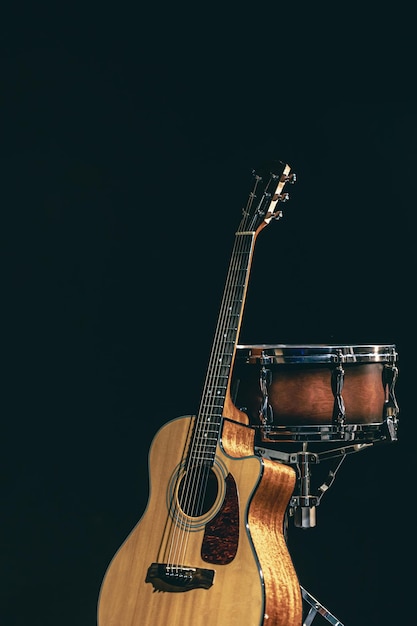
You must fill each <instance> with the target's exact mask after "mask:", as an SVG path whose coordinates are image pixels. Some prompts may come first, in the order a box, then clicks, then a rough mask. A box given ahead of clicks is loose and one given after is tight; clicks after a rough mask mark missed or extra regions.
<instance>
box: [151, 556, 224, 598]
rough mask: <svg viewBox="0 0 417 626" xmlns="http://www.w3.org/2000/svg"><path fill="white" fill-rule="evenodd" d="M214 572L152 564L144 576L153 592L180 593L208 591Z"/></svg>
mask: <svg viewBox="0 0 417 626" xmlns="http://www.w3.org/2000/svg"><path fill="white" fill-rule="evenodd" d="M213 579H214V570H211V569H203V568H201V567H185V566H183V565H166V564H165V563H152V565H151V566H150V567H149V569H148V573H147V575H146V581H145V582H147V583H152V585H153V587H154V591H171V592H182V591H190V590H191V589H209V588H210V587H211V586H212V584H213Z"/></svg>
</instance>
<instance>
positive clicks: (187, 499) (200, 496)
mask: <svg viewBox="0 0 417 626" xmlns="http://www.w3.org/2000/svg"><path fill="white" fill-rule="evenodd" d="M217 493H218V484H217V478H216V475H215V474H214V472H213V471H212V470H211V468H207V467H204V466H202V465H197V466H194V467H192V468H191V469H189V470H188V471H187V472H186V473H185V475H184V476H183V478H182V480H181V483H180V485H179V489H178V502H179V505H180V507H181V510H182V511H183V512H184V513H185V515H188V516H189V517H199V516H200V515H204V514H205V513H207V512H208V511H209V510H210V509H211V507H212V506H213V505H214V503H215V501H216V498H217Z"/></svg>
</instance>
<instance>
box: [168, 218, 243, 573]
mask: <svg viewBox="0 0 417 626" xmlns="http://www.w3.org/2000/svg"><path fill="white" fill-rule="evenodd" d="M244 217H245V216H244ZM239 239H240V238H239ZM234 248H235V249H236V241H235V246H234ZM236 258H237V257H236V256H235V252H233V253H232V260H231V264H230V266H229V271H228V275H227V281H226V286H225V290H224V291H225V294H230V281H231V277H232V270H233V269H234V268H233V266H232V262H236ZM228 305H229V303H228V301H227V299H226V298H225V297H223V299H222V305H221V310H220V314H219V322H218V325H217V329H216V333H215V341H214V344H213V345H214V346H215V347H217V348H218V347H219V336H220V334H221V331H222V326H224V324H225V323H226V322H227V319H226V316H225V312H226V311H227V309H228ZM223 334H224V330H223ZM218 358H219V357H218V354H216V353H215V352H213V351H212V355H211V358H210V361H209V363H210V364H211V365H210V367H209V368H208V370H207V376H206V382H205V386H204V389H205V393H204V394H203V397H202V401H201V405H200V410H199V413H198V415H199V417H198V418H196V421H195V426H194V433H193V435H192V437H193V438H192V441H191V446H190V450H189V455H188V467H186V468H185V474H184V477H183V482H184V484H183V492H182V495H181V499H182V502H181V508H182V510H183V511H184V514H185V524H184V522H182V523H181V521H180V523H179V524H177V531H176V532H175V531H174V533H173V535H174V536H173V538H172V541H171V547H172V550H171V551H170V557H169V564H170V566H172V567H175V566H176V564H177V566H179V564H180V563H181V562H185V561H184V555H185V553H186V549H187V545H188V539H189V531H190V529H191V523H192V522H191V521H190V523H188V524H187V522H186V520H187V514H188V513H189V514H190V516H191V514H197V513H198V512H199V508H200V507H201V506H202V504H203V500H204V493H203V492H205V489H206V487H207V480H208V475H209V472H210V469H209V470H208V471H206V481H203V480H202V473H203V472H204V469H203V467H204V460H205V456H206V452H207V451H206V450H205V449H204V447H203V442H206V441H207V440H208V444H206V446H207V445H208V446H210V445H211V446H213V443H214V442H212V441H211V438H212V437H213V435H214V434H215V433H216V430H217V431H218V429H219V427H220V424H216V423H214V424H213V423H212V421H211V417H208V418H206V419H208V420H209V424H208V425H207V422H206V419H203V416H204V415H205V414H206V412H207V411H208V413H207V414H208V415H209V416H210V415H211V414H213V406H212V404H213V397H211V398H210V396H209V395H208V390H209V389H211V388H212V382H213V374H214V367H213V364H214V363H215V360H216V359H218ZM210 399H211V403H210V402H207V401H208V400H210ZM213 426H214V427H215V431H213ZM216 444H217V438H216ZM196 449H199V450H200V455H201V460H200V458H197V452H196ZM196 458H197V468H196V467H191V466H190V459H196ZM181 555H182V558H181Z"/></svg>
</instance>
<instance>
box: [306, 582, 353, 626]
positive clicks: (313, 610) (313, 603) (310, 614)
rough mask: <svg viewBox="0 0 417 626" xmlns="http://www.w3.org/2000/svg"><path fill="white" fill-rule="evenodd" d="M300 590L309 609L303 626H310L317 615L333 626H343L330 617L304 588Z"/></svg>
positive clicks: (333, 617) (332, 616)
mask: <svg viewBox="0 0 417 626" xmlns="http://www.w3.org/2000/svg"><path fill="white" fill-rule="evenodd" d="M300 588H301V594H302V596H303V600H305V602H307V603H308V604H309V605H310V607H311V608H310V610H309V612H308V613H307V615H306V617H305V619H304V622H303V626H310V624H311V622H312V621H313V619H314V618H315V617H316V615H317V613H318V614H319V615H322V616H323V617H324V618H325V619H326V620H327V621H328V622H329V623H330V624H333V626H343V624H342V622H341V621H339V620H338V619H337V618H336V617H335V616H334V615H332V614H331V613H330V612H329V611H328V610H327V609H326V608H325V607H324V606H323V605H322V604H320V602H319V601H318V600H316V598H314V597H313V596H312V595H311V594H310V593H308V591H306V590H305V589H304V587H301V586H300Z"/></svg>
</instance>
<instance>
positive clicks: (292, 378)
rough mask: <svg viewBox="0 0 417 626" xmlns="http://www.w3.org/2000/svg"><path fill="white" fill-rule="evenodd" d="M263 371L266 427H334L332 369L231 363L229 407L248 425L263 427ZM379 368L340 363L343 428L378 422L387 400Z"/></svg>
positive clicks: (309, 365) (320, 366) (377, 365)
mask: <svg viewBox="0 0 417 626" xmlns="http://www.w3.org/2000/svg"><path fill="white" fill-rule="evenodd" d="M262 368H264V372H265V371H266V375H267V377H268V378H269V381H270V382H269V384H268V385H267V402H268V403H269V405H270V407H271V409H272V412H271V416H272V421H271V422H270V423H269V424H268V428H269V429H272V430H273V428H274V426H280V427H282V426H287V427H289V426H292V425H310V426H311V425H321V424H323V425H326V424H332V423H334V422H333V415H334V404H335V398H334V395H333V391H332V376H333V373H334V370H335V366H334V365H329V364H323V365H320V364H305V363H304V364H302V365H300V364H265V365H261V364H254V363H250V364H248V363H241V362H239V360H236V364H235V367H234V371H233V376H232V389H233V390H234V391H233V393H234V403H235V404H236V406H237V407H238V408H240V409H242V410H243V411H245V412H246V413H247V415H248V417H249V423H250V424H251V425H259V424H262V423H263V419H262V413H261V408H262V406H263V404H264V397H263V393H262V389H261V376H262ZM383 368H384V364H383V363H347V364H343V371H344V376H343V386H342V390H341V396H342V398H343V403H344V407H345V422H346V424H371V423H381V422H382V420H383V413H384V404H385V401H386V391H385V389H384V385H383V375H382V374H383Z"/></svg>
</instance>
